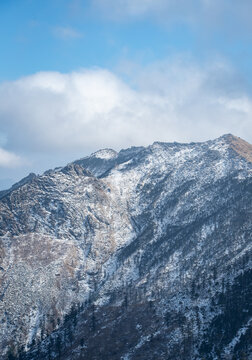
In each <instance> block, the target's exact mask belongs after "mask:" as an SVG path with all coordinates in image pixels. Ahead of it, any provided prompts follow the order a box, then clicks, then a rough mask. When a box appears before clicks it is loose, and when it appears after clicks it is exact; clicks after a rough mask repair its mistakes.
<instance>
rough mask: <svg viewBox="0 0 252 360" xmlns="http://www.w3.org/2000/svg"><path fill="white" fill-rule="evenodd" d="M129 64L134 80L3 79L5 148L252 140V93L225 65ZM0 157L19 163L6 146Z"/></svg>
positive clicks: (85, 73)
mask: <svg viewBox="0 0 252 360" xmlns="http://www.w3.org/2000/svg"><path fill="white" fill-rule="evenodd" d="M124 68H127V66H126V65H125V67H124ZM128 69H130V70H129V72H128V74H127V76H128V77H130V78H131V85H129V84H128V83H126V82H124V81H123V80H122V79H121V78H120V77H119V76H117V75H115V74H113V73H112V72H110V71H107V70H104V69H91V70H82V71H80V72H73V73H69V74H61V73H57V72H42V73H38V74H35V75H31V76H27V77H24V78H21V79H19V80H17V81H14V82H7V83H2V84H1V85H0V124H1V129H0V131H2V132H4V133H5V134H7V138H8V148H10V149H12V151H13V152H15V153H19V152H20V151H22V152H26V153H29V152H34V151H36V152H44V153H49V152H52V151H53V152H55V153H56V152H61V151H68V152H71V151H75V152H76V151H80V152H83V154H85V153H87V152H90V151H94V150H96V149H98V148H102V147H114V148H116V149H120V148H122V147H127V146H130V145H140V144H141V145H147V144H150V143H152V142H153V141H202V140H206V139H209V138H214V137H217V136H220V135H222V134H223V133H229V132H232V133H234V134H236V135H238V136H241V137H244V138H246V139H247V140H250V141H252V137H251V135H249V134H251V133H252V122H251V118H252V99H251V96H250V95H249V94H247V93H246V92H245V91H244V86H243V83H242V82H241V81H240V80H239V78H236V74H235V73H234V72H233V70H232V69H231V68H229V67H228V66H227V65H226V64H224V63H221V62H216V63H215V64H214V65H213V64H212V65H211V66H210V65H205V66H199V65H196V64H193V63H184V62H182V61H181V62H180V61H179V60H178V59H177V60H176V61H173V62H162V63H159V64H155V65H152V66H149V67H147V68H145V69H142V70H140V69H136V70H134V67H133V68H132V66H128ZM132 69H133V70H132ZM234 84H235V86H234ZM1 156H2V157H1V158H0V161H1V163H2V164H4V162H5V161H6V164H7V163H8V162H9V163H15V161H16V158H15V156H14V155H13V154H9V155H8V154H7V153H6V152H4V150H2V155H1ZM4 157H5V158H6V159H7V160H4Z"/></svg>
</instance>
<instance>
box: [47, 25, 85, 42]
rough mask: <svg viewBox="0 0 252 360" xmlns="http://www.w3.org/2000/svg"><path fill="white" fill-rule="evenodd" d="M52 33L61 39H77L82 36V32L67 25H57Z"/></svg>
mask: <svg viewBox="0 0 252 360" xmlns="http://www.w3.org/2000/svg"><path fill="white" fill-rule="evenodd" d="M53 34H54V36H55V37H57V38H60V39H63V40H71V39H79V38H82V37H83V34H82V33H80V32H79V31H76V30H74V29H73V28H71V27H68V26H66V27H61V26H57V27H55V28H53Z"/></svg>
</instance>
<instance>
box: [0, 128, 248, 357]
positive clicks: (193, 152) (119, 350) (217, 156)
mask: <svg viewBox="0 0 252 360" xmlns="http://www.w3.org/2000/svg"><path fill="white" fill-rule="evenodd" d="M251 238H252V145H250V144H248V143H247V142H245V141H244V140H242V139H240V138H238V137H235V136H233V135H230V134H228V135H224V136H222V137H220V138H218V139H215V140H211V141H207V142H203V143H190V144H180V143H160V142H155V143H154V144H152V145H150V146H148V147H132V148H130V149H126V150H122V151H120V152H119V153H117V152H115V151H114V150H111V149H104V150H99V151H98V152H96V153H94V154H92V155H91V156H89V157H85V158H83V159H80V160H77V161H75V162H73V163H70V164H68V165H67V166H65V167H61V168H57V169H55V170H49V171H47V172H45V173H44V174H43V175H41V176H34V175H32V176H29V177H28V178H26V179H25V180H24V181H21V182H20V183H18V184H17V185H15V186H13V187H12V188H11V189H10V190H9V191H6V192H5V193H2V194H1V198H0V323H1V327H0V353H1V354H2V355H1V356H2V357H1V359H4V360H5V359H19V360H21V359H26V360H27V359H32V360H38V359H39V360H40V359H46V360H49V359H50V360H51V359H61V360H70V359H71V360H75V359H85V360H119V359H122V360H135V359H142V360H154V359H160V360H191V359H195V360H202V359H205V360H212V359H233V360H234V359H249V360H251V359H252V340H251V338H252V336H251V334H252V289H251V280H252V270H251V263H252V258H251V247H252V245H251Z"/></svg>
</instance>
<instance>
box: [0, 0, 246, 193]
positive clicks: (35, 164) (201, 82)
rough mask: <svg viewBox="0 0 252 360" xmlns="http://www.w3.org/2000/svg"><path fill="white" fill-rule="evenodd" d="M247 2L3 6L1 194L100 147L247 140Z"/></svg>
mask: <svg viewBox="0 0 252 360" xmlns="http://www.w3.org/2000/svg"><path fill="white" fill-rule="evenodd" d="M251 10H252V5H251V3H250V2H249V1H248V0H240V1H239V2H236V3H234V2H230V1H228V0H219V1H217V0H211V1H210V0H187V1H185V0H177V1H175V0H155V1H154V0H50V1H49V0H43V1H42V0H2V1H1V2H0V189H1V188H4V187H7V186H9V185H10V184H12V183H13V182H15V181H17V180H18V179H19V178H20V177H22V176H25V175H26V174H27V173H29V172H30V171H35V172H41V171H44V170H46V169H47V168H49V167H54V166H57V165H60V164H64V163H66V162H68V161H71V160H73V159H75V158H78V157H82V156H85V155H87V154H89V153H90V152H92V151H95V150H97V149H99V148H102V147H113V148H115V149H116V150H119V149H120V148H122V147H127V146H131V145H147V144H149V143H151V142H153V141H156V140H162V141H201V140H202V141H203V140H206V139H208V138H213V137H217V136H220V135H222V134H223V133H227V132H232V133H234V134H236V135H238V136H241V137H243V138H245V139H246V140H248V141H250V142H252V136H251V135H250V133H251V130H252V124H251V121H252V120H251V115H252V96H251V84H252V66H251V63H252V24H251V21H250V14H251Z"/></svg>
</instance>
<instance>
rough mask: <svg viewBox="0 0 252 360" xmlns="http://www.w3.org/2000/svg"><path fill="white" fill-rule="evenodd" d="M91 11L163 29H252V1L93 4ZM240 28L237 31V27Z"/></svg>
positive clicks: (112, 0)
mask: <svg viewBox="0 0 252 360" xmlns="http://www.w3.org/2000/svg"><path fill="white" fill-rule="evenodd" d="M91 3H92V7H93V9H95V11H99V12H100V15H102V16H104V17H106V18H107V19H110V20H115V21H117V22H118V21H121V20H125V19H126V20H130V19H139V18H144V17H147V18H149V19H151V20H152V21H158V22H160V23H162V25H168V26H169V25H170V24H173V23H183V22H184V23H187V24H190V25H193V26H196V27H197V26H200V27H201V28H205V29H207V28H210V29H212V30H213V29H214V30H215V31H217V30H218V28H219V30H221V31H232V32H234V30H235V31H236V32H238V33H239V32H241V31H243V32H244V31H247V30H248V29H251V28H252V23H251V19H250V14H251V11H252V3H251V1H250V0H242V1H237V2H232V4H230V1H229V0H211V1H209V0H92V1H91ZM237 25H239V26H238V27H236V26H237Z"/></svg>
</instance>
